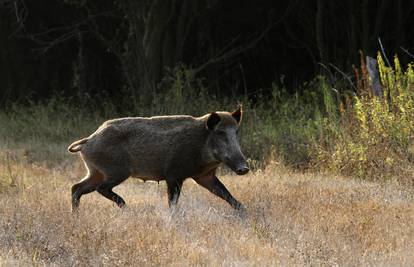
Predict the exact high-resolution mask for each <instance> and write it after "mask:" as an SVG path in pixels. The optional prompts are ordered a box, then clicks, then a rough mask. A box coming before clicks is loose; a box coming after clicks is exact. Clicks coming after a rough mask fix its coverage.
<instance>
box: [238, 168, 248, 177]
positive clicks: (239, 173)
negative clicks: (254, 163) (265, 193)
mask: <svg viewBox="0 0 414 267" xmlns="http://www.w3.org/2000/svg"><path fill="white" fill-rule="evenodd" d="M248 172H249V168H248V167H247V166H243V167H241V168H239V169H237V170H236V173H237V175H245V174H246V173H248Z"/></svg>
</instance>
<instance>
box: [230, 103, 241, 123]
mask: <svg viewBox="0 0 414 267" xmlns="http://www.w3.org/2000/svg"><path fill="white" fill-rule="evenodd" d="M231 116H233V118H234V119H235V120H236V121H237V123H238V124H240V123H241V121H242V117H243V110H242V105H239V106H238V108H237V109H236V110H235V111H233V112H232V113H231Z"/></svg>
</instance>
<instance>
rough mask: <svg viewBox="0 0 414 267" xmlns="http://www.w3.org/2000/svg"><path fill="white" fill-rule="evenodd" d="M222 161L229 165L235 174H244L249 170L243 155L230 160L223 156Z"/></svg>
mask: <svg viewBox="0 0 414 267" xmlns="http://www.w3.org/2000/svg"><path fill="white" fill-rule="evenodd" d="M237 162H238V163H237ZM224 163H225V164H226V165H227V166H229V167H230V169H232V170H233V171H234V172H235V173H236V174H237V175H245V174H246V173H248V172H249V167H248V166H247V162H246V160H245V159H244V157H242V158H239V159H238V160H232V159H230V158H225V161H224Z"/></svg>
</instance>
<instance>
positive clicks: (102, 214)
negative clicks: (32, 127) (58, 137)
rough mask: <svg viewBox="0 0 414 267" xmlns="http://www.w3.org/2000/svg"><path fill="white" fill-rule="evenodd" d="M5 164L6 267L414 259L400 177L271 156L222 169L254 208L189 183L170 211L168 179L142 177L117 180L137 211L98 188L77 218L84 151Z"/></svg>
mask: <svg viewBox="0 0 414 267" xmlns="http://www.w3.org/2000/svg"><path fill="white" fill-rule="evenodd" d="M11 153H12V152H11ZM0 164H1V165H0V177H1V179H0V180H1V181H2V183H1V185H0V199H1V205H0V214H1V219H0V265H1V266H16V265H46V266H49V265H57V266H73V265H79V266H91V265H92V266H98V265H99V266H101V265H103V266H109V265H111V266H113V265H114V266H128V265H133V266H158V265H162V266H166V265H168V266H189V265H190V266H193V265H207V266H277V265H284V266H286V265H341V266H344V265H346V266H356V265H359V266H361V265H365V266H366V265H371V266H409V265H411V264H412V263H413V262H414V254H413V253H412V252H413V251H414V224H413V223H412V222H413V221H414V199H413V197H414V194H413V193H414V192H413V189H408V188H404V187H402V186H400V185H398V184H397V183H394V182H387V183H382V184H380V183H375V182H366V181H362V180H351V179H344V178H341V177H336V176H327V175H322V174H310V173H306V174H303V173H295V172H292V171H289V170H287V169H285V168H283V167H281V166H279V165H277V164H271V165H270V166H269V167H268V168H267V169H266V170H265V171H258V172H255V173H250V174H248V175H246V176H243V177H240V176H233V175H225V176H224V177H222V180H223V182H224V183H225V184H226V185H227V186H228V188H229V190H230V191H231V192H232V193H233V194H234V196H235V197H237V198H238V199H239V200H240V201H241V202H243V203H244V204H245V205H246V207H247V215H246V216H240V215H239V214H238V213H237V212H235V211H233V210H232V209H231V208H230V206H229V205H227V204H226V203H225V202H224V201H222V200H219V199H218V198H216V197H215V196H213V195H211V194H210V193H208V192H207V191H206V190H204V189H203V188H201V187H199V186H197V185H196V184H195V183H193V182H191V181H190V180H188V181H186V182H185V184H184V188H183V193H182V196H181V198H180V201H179V205H178V207H177V208H176V209H174V210H170V209H169V208H168V205H167V203H166V196H165V195H166V194H165V191H166V186H165V184H163V183H160V184H157V183H151V182H147V183H141V182H138V181H137V180H132V179H130V180H128V181H127V182H126V183H124V184H122V185H120V186H119V187H117V188H116V191H117V192H118V193H120V195H121V196H123V197H124V199H125V200H126V202H127V205H128V206H127V208H125V209H119V208H117V207H115V206H114V205H113V204H111V202H110V201H108V200H106V199H104V198H103V197H101V196H100V195H99V194H97V193H91V194H89V195H86V196H84V197H83V198H82V200H81V207H80V213H79V215H78V216H73V215H72V214H71V212H70V193H69V191H70V186H71V185H72V184H73V183H75V182H76V181H77V180H78V179H80V177H82V175H83V174H84V170H83V166H82V165H81V164H80V163H79V162H78V161H76V159H75V158H72V159H71V160H68V161H67V163H65V164H62V165H60V166H57V167H53V168H47V167H42V166H38V165H36V164H34V163H28V162H25V161H19V160H18V159H15V158H13V157H10V160H9V161H4V160H3V161H1V163H0ZM11 181H13V182H11Z"/></svg>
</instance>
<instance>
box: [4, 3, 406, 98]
mask: <svg viewBox="0 0 414 267" xmlns="http://www.w3.org/2000/svg"><path fill="white" fill-rule="evenodd" d="M413 11H414V1H403V0H393V1H391V0H362V1H359V0H349V1H326V0H325V1H324V0H312V1H308V0H292V1H290V0H289V1H266V0H259V1H246V0H244V1H243V0H238V1H236V0H228V1H218V0H199V1H194V0H147V1H144V0H143V1H133V0H124V1H112V0H111V1H108V0H99V1H86V0H43V1H33V0H2V1H0V92H1V93H0V103H1V104H2V105H4V104H5V103H7V102H13V101H17V100H19V99H22V98H30V99H43V98H48V97H50V96H53V95H56V94H61V95H64V96H73V95H83V94H87V95H89V96H91V97H96V98H99V97H110V98H113V99H118V98H122V97H140V98H148V99H150V98H151V96H153V95H154V94H153V93H154V92H156V93H161V94H162V92H163V90H166V89H165V86H163V83H162V80H163V78H164V77H166V76H168V75H169V73H171V72H172V70H173V69H174V67H176V66H177V65H180V66H185V68H189V69H191V70H192V74H193V75H195V77H196V78H200V81H201V82H202V83H203V87H205V88H207V89H208V91H209V92H210V93H211V94H215V95H218V96H220V95H236V94H247V95H249V96H251V97H254V95H255V94H257V93H258V92H260V93H263V92H266V89H265V88H271V87H272V86H277V87H279V88H287V90H288V91H290V92H294V91H296V90H300V88H301V85H302V84H303V83H304V82H306V81H310V80H312V79H313V78H314V77H316V76H317V75H318V74H326V75H331V76H338V77H342V76H345V75H349V77H348V78H350V79H352V78H353V68H352V66H353V65H357V66H359V61H360V51H361V52H362V53H363V54H364V55H369V56H372V57H375V56H376V53H377V52H378V51H381V50H382V49H381V45H380V44H382V46H383V52H384V53H385V55H386V56H388V57H390V58H392V57H393V56H394V55H395V54H398V55H399V58H400V60H401V61H402V62H403V63H408V62H409V61H410V60H412V59H413V57H412V55H410V54H413V53H414V32H413V27H412V21H413V19H412V17H413V16H412V14H413ZM379 40H380V41H379ZM342 78H343V77H342Z"/></svg>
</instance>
